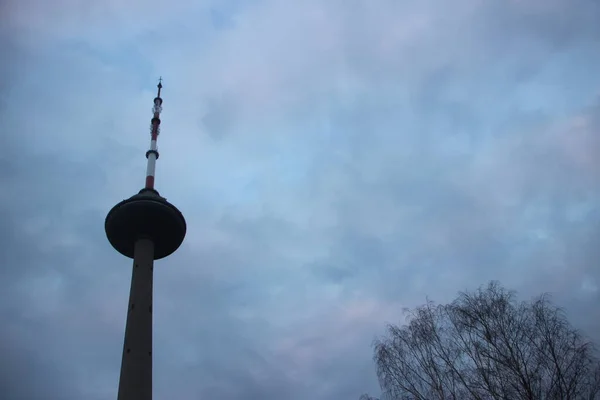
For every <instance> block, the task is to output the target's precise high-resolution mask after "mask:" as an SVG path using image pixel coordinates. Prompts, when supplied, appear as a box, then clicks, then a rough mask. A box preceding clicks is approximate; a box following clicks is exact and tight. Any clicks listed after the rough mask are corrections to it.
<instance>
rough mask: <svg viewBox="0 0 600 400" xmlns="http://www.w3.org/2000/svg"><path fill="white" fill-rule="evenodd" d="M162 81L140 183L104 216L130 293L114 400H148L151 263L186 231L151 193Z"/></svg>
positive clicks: (177, 217)
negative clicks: (124, 262)
mask: <svg viewBox="0 0 600 400" xmlns="http://www.w3.org/2000/svg"><path fill="white" fill-rule="evenodd" d="M161 89H162V78H161V79H160V80H159V82H158V94H157V95H156V98H155V99H154V107H153V108H152V112H153V117H152V122H151V130H150V132H151V140H150V150H148V151H147V152H146V158H147V159H148V168H147V170H146V184H145V186H144V188H143V189H142V190H140V191H139V193H138V194H136V195H134V196H132V197H130V198H129V199H126V200H123V201H122V202H120V203H119V204H117V205H116V206H114V207H113V208H112V210H110V212H109V213H108V215H107V216H106V221H105V223H104V229H105V230H106V237H107V238H108V241H109V242H110V244H111V245H112V246H113V247H114V248H115V250H117V251H118V252H119V253H121V254H123V255H124V256H126V257H129V258H132V259H133V273H132V276H131V290H130V292H129V306H128V309H127V322H126V325H125V343H124V345H123V358H122V361H121V375H120V378H119V392H118V393H119V394H118V397H117V398H118V400H151V399H152V280H153V279H152V278H153V264H154V260H159V259H161V258H164V257H167V256H168V255H170V254H172V253H173V252H174V251H175V250H177V248H179V246H180V245H181V243H182V242H183V239H184V237H185V232H186V223H185V219H184V218H183V215H182V214H181V212H180V211H179V210H178V209H177V208H176V207H175V206H174V205H172V204H171V203H169V202H168V201H167V199H165V198H164V197H161V196H160V194H159V193H158V192H157V191H156V189H154V168H155V165H156V160H157V159H158V150H157V148H156V139H157V138H158V134H159V133H160V112H161V111H162V99H161V97H160V90H161Z"/></svg>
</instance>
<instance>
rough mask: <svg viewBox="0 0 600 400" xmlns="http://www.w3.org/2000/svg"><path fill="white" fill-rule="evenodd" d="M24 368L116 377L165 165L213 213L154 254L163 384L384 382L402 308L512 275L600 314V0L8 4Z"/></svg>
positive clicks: (3, 184) (25, 374)
mask: <svg viewBox="0 0 600 400" xmlns="http://www.w3.org/2000/svg"><path fill="white" fill-rule="evenodd" d="M0 15H1V17H0V18H1V19H2V23H1V25H0V34H1V39H2V40H1V42H0V50H1V52H2V64H1V66H0V72H1V73H2V79H1V82H0V84H1V86H0V93H1V97H0V129H1V134H0V222H1V224H0V240H1V242H0V260H1V265H0V268H1V269H0V318H1V322H0V360H1V361H0V391H1V392H2V393H3V398H5V399H8V400H12V399H15V400H21V399H24V400H37V399H45V400H63V399H64V400H71V399H78V400H80V399H90V400H96V399H97V400H105V399H106V400H108V399H114V398H116V389H117V384H118V374H119V367H120V361H121V351H122V341H123V332H124V325H125V314H126V307H127V306H126V305H127V298H128V295H129V284H130V279H131V262H130V260H129V259H126V258H125V257H123V256H121V255H119V254H118V253H116V252H115V251H114V250H113V249H112V248H111V247H110V245H109V244H108V242H107V240H106V238H105V234H104V218H105V216H106V213H107V212H108V210H109V209H110V208H111V207H112V206H113V205H114V204H116V203H117V202H118V201H120V200H122V199H124V198H126V197H129V196H131V195H133V194H134V193H136V192H137V191H138V190H139V189H140V188H141V187H142V185H143V182H144V174H145V163H146V159H145V157H144V154H145V151H146V149H147V147H148V145H149V138H150V136H149V124H150V118H151V107H152V99H153V97H154V95H155V90H156V87H155V85H156V82H157V78H158V76H159V75H162V76H163V78H164V85H165V86H164V89H163V98H164V111H163V114H162V125H161V127H162V133H161V136H160V137H159V142H158V144H159V149H160V154H161V157H160V160H159V161H158V163H157V176H156V185H157V188H158V190H159V191H160V192H161V194H163V195H164V196H165V197H167V198H168V199H169V200H170V201H172V202H173V203H174V204H176V205H177V206H178V207H179V208H180V209H181V210H182V212H183V213H184V215H185V216H186V218H187V222H188V234H187V237H186V240H185V242H184V244H183V245H182V247H181V248H180V250H179V251H178V252H177V253H175V254H174V255H173V256H171V257H169V258H167V259H165V260H161V261H159V262H158V265H157V266H156V269H155V303H154V309H155V317H154V318H155V319H154V323H155V328H154V329H155V331H154V332H155V342H154V355H155V357H154V362H155V367H154V393H155V399H158V400H171V399H173V400H179V399H181V400H186V399H208V398H211V399H222V400H238V399H239V400H241V399H277V400H279V399H290V400H304V399H311V400H321V399H322V400H325V399H327V400H331V399H332V400H346V399H357V398H358V396H359V395H360V394H361V393H363V392H369V393H371V394H373V395H378V394H379V392H378V385H377V380H376V376H375V371H374V365H373V363H372V360H371V356H372V351H371V342H372V340H373V339H374V338H375V336H376V335H379V334H382V333H383V329H384V325H385V323H386V322H400V321H401V318H402V313H401V310H402V308H403V307H414V306H416V305H419V304H421V303H423V302H424V301H425V298H426V296H429V297H430V298H431V299H433V300H435V301H438V302H445V301H449V300H451V299H452V298H453V297H454V296H455V295H456V293H457V292H458V291H459V290H464V289H475V288H477V287H478V286H479V285H481V284H484V283H486V282H487V281H488V280H491V279H497V280H500V281H501V282H502V283H503V284H504V285H505V286H507V287H509V288H512V289H516V290H518V291H519V293H520V294H521V295H522V297H523V298H528V297H531V296H533V295H537V294H539V293H541V292H551V293H553V294H554V299H555V301H556V302H557V303H559V304H560V305H562V306H564V307H566V308H567V311H568V312H569V317H570V318H571V320H572V321H573V323H574V324H575V325H576V326H577V327H579V328H581V329H583V330H585V332H587V333H588V334H590V335H593V332H594V330H595V329H597V332H600V322H599V321H600V309H599V308H600V307H599V304H600V292H599V291H598V286H599V285H600V271H599V269H600V268H599V264H598V260H599V259H600V239H599V238H600V209H599V202H600V24H599V23H598V21H599V20H600V4H599V3H598V1H595V0H453V1H443V0H436V1H434V0H420V1H404V0H372V1H367V0H331V1H329V0H306V1H301V2H293V1H283V0H256V1H254V0H231V1H229V0H227V1H223V0H222V1H216V0H214V1H213V0H201V1H192V0H183V1H178V0H172V1H157V0H143V1H142V0H128V1H125V0H97V1H95V0H88V1H80V0H53V1H48V0H8V1H2V2H1V5H0Z"/></svg>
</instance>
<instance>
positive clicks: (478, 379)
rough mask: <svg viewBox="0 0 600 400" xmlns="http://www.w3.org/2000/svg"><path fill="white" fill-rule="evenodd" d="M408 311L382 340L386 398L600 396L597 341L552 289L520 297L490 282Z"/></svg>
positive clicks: (378, 355) (572, 399)
mask: <svg viewBox="0 0 600 400" xmlns="http://www.w3.org/2000/svg"><path fill="white" fill-rule="evenodd" d="M407 314H408V321H407V324H406V325H404V326H402V327H398V326H394V325H389V326H388V327H387V331H388V334H387V336H386V337H384V338H382V339H380V340H377V341H376V342H375V346H374V347H375V357H374V359H375V362H376V365H377V375H378V377H379V381H380V385H381V387H382V390H383V391H384V394H385V398H389V399H394V400H404V399H410V400H433V399H439V400H449V399H453V400H463V399H464V400H467V399H473V400H488V399H490V400H491V399H493V400H501V399H502V400H520V399H523V400H599V399H600V362H599V361H598V358H597V357H596V352H595V349H594V348H593V346H592V344H591V343H590V342H588V341H587V340H585V338H584V337H583V336H582V335H581V334H580V333H579V332H578V331H577V330H575V329H574V328H573V327H572V326H571V325H570V324H569V323H568V321H567V319H566V317H565V315H564V313H563V312H562V311H561V310H560V309H559V308H557V307H555V306H553V305H552V304H551V303H550V301H549V299H548V297H547V296H541V297H539V298H537V299H535V300H533V301H530V302H517V301H516V300H515V296H514V293H513V292H510V291H507V290H505V289H504V288H502V287H501V286H500V285H499V284H498V283H496V282H491V283H490V284H489V285H488V286H487V287H485V288H480V289H479V290H477V291H476V292H474V293H461V294H460V295H459V296H458V298H457V299H456V300H455V301H454V302H452V303H451V304H448V305H437V306H436V305H434V304H433V303H432V302H429V301H428V302H427V303H426V304H425V305H423V306H421V307H418V308H417V309H415V310H407ZM365 399H368V397H365Z"/></svg>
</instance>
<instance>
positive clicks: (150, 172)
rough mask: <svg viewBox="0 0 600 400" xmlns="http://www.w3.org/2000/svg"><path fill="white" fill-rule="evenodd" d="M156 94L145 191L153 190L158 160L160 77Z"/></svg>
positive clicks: (160, 109)
mask: <svg viewBox="0 0 600 400" xmlns="http://www.w3.org/2000/svg"><path fill="white" fill-rule="evenodd" d="M157 87H158V94H157V95H156V97H155V98H154V107H152V113H153V117H152V121H151V123H150V133H151V136H150V150H148V151H147V152H146V158H147V159H148V167H147V168H146V187H145V188H146V189H152V190H154V171H155V169H156V160H158V150H157V148H156V140H157V138H158V135H159V133H160V113H161V111H162V99H161V98H160V90H161V89H162V76H161V77H160V78H159V79H158V85H157Z"/></svg>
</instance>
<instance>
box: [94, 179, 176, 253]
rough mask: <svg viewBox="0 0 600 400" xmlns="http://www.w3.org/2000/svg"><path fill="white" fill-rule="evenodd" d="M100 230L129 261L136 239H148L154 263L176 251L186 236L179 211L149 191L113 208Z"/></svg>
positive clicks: (145, 190) (142, 191) (146, 190)
mask: <svg viewBox="0 0 600 400" xmlns="http://www.w3.org/2000/svg"><path fill="white" fill-rule="evenodd" d="M104 228H105V230H106V236H107V238H108V241H109V242H110V244H111V245H112V246H113V247H114V248H115V250H117V251H118V252H119V253H121V254H123V255H124V256H126V257H129V258H133V249H134V245H135V242H136V240H138V239H139V238H149V239H152V241H153V242H154V259H155V260H158V259H161V258H164V257H167V256H168V255H170V254H171V253H173V252H174V251H175V250H177V249H178V248H179V246H180V245H181V243H182V242H183V239H184V237H185V233H186V223H185V219H184V218H183V215H182V214H181V212H180V211H179V210H178V209H177V208H176V207H175V206H174V205H172V204H171V203H169V202H168V201H167V200H166V199H165V198H163V197H161V196H160V195H159V194H158V192H157V191H155V190H152V189H142V190H141V191H140V193H138V194H136V195H134V196H132V197H130V198H129V199H127V200H123V201H122V202H120V203H119V204H117V205H116V206H114V207H113V208H112V210H110V212H109V213H108V215H107V216H106V221H105V223H104Z"/></svg>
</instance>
